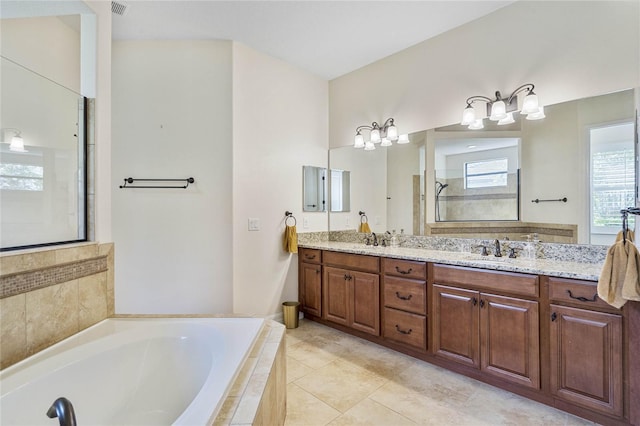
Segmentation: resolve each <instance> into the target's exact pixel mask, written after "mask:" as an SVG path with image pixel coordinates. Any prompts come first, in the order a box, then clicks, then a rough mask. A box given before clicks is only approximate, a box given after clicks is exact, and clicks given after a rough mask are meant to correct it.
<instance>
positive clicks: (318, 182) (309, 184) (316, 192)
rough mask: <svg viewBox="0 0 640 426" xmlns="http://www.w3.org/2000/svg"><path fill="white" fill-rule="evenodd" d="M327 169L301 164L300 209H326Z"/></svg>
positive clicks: (308, 210)
mask: <svg viewBox="0 0 640 426" xmlns="http://www.w3.org/2000/svg"><path fill="white" fill-rule="evenodd" d="M326 193H327V169H325V168H324V167H314V166H302V211H305V212H324V211H326Z"/></svg>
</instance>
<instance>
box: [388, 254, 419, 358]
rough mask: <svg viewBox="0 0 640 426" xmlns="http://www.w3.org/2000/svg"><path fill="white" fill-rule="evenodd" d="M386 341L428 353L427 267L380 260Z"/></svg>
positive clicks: (417, 263) (402, 261) (409, 262)
mask: <svg viewBox="0 0 640 426" xmlns="http://www.w3.org/2000/svg"><path fill="white" fill-rule="evenodd" d="M382 270H383V272H384V275H383V291H382V297H383V307H384V308H383V311H382V316H383V320H382V323H383V326H382V335H383V337H384V338H385V339H387V340H390V341H393V342H395V343H399V344H401V345H406V346H409V347H411V348H412V349H419V350H421V351H426V349H427V283H426V279H427V264H426V263H425V262H414V261H408V260H399V259H389V258H384V259H382Z"/></svg>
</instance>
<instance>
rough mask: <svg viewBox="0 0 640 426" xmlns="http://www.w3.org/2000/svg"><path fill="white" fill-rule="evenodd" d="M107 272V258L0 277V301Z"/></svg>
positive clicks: (102, 257)
mask: <svg viewBox="0 0 640 426" xmlns="http://www.w3.org/2000/svg"><path fill="white" fill-rule="evenodd" d="M107 270H108V261H107V256H100V257H94V258H91V259H84V260H79V261H77V262H70V263H64V264H60V265H54V266H48V267H45V268H40V269H34V270H30V271H25V272H16V273H13V274H7V275H4V276H0V299H4V298H5V297H9V296H15V295H17V294H21V293H27V292H29V291H33V290H37V289H39V288H43V287H48V286H51V285H55V284H61V283H64V282H67V281H73V280H75V279H78V278H82V277H87V276H89V275H95V274H98V273H100V272H105V271H107Z"/></svg>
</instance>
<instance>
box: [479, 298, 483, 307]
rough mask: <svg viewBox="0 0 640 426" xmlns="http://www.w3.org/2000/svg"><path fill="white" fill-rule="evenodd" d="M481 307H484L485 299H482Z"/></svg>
mask: <svg viewBox="0 0 640 426" xmlns="http://www.w3.org/2000/svg"><path fill="white" fill-rule="evenodd" d="M480 307H481V308H484V299H480Z"/></svg>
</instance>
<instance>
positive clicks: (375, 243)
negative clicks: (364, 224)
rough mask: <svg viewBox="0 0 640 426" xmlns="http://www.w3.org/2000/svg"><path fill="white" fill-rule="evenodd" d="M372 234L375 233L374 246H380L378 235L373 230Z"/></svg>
mask: <svg viewBox="0 0 640 426" xmlns="http://www.w3.org/2000/svg"><path fill="white" fill-rule="evenodd" d="M371 235H373V246H374V247H377V246H378V237H376V233H375V232H372V233H371Z"/></svg>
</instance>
